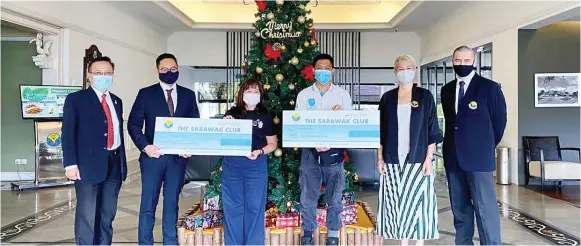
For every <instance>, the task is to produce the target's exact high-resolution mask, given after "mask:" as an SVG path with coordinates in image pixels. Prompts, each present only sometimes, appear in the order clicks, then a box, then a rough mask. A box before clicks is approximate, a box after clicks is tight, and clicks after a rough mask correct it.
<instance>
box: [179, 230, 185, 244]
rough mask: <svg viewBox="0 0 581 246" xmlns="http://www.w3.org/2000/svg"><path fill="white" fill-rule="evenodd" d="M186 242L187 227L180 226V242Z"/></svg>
mask: <svg viewBox="0 0 581 246" xmlns="http://www.w3.org/2000/svg"><path fill="white" fill-rule="evenodd" d="M185 243H186V228H183V227H179V228H178V244H179V245H180V246H181V245H184V244H185Z"/></svg>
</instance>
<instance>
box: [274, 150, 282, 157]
mask: <svg viewBox="0 0 581 246" xmlns="http://www.w3.org/2000/svg"><path fill="white" fill-rule="evenodd" d="M274 155H275V156H276V157H280V156H282V150H281V149H276V150H275V151H274Z"/></svg>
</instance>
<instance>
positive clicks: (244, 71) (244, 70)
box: [242, 66, 248, 74]
mask: <svg viewBox="0 0 581 246" xmlns="http://www.w3.org/2000/svg"><path fill="white" fill-rule="evenodd" d="M242 72H243V74H247V73H248V69H246V66H244V67H242Z"/></svg>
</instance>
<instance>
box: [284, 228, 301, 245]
mask: <svg viewBox="0 0 581 246" xmlns="http://www.w3.org/2000/svg"><path fill="white" fill-rule="evenodd" d="M293 239H294V238H293V228H286V245H297V242H294V240H293ZM299 244H300V243H299Z"/></svg>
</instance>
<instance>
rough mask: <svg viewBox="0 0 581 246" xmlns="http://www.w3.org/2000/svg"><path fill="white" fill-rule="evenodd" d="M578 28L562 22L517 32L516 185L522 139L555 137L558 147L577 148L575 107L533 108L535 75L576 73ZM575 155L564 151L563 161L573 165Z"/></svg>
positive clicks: (521, 163) (574, 23) (521, 170)
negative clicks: (517, 122)
mask: <svg viewBox="0 0 581 246" xmlns="http://www.w3.org/2000/svg"><path fill="white" fill-rule="evenodd" d="M579 28H580V25H579V21H566V22H559V23H555V24H552V25H549V26H545V27H543V28H540V29H537V30H519V31H518V51H519V54H518V62H519V64H518V94H519V95H518V118H519V124H518V136H519V140H521V141H519V153H518V159H519V174H520V175H519V184H524V156H523V153H522V151H523V150H522V137H523V136H558V137H559V141H560V143H561V147H576V148H579V136H580V133H579V107H559V108H536V107H535V73H579V72H580V71H579V66H580V63H579V54H580V52H581V51H580V49H579V46H580V42H579V38H580V34H579ZM577 154H578V153H577V152H574V151H564V152H563V159H564V160H565V161H574V162H576V161H578V159H579V156H578V155H577ZM535 181H537V180H531V183H533V182H535Z"/></svg>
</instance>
